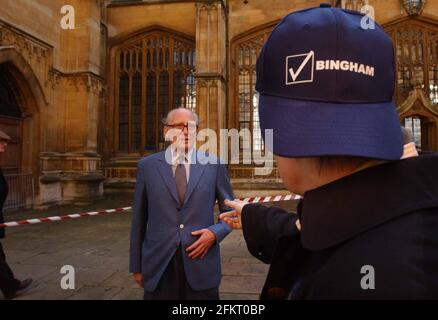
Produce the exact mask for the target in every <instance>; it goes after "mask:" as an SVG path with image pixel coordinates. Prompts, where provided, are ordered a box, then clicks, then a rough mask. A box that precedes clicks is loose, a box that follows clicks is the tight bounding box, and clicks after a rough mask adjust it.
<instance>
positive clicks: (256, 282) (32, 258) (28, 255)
mask: <svg viewBox="0 0 438 320" xmlns="http://www.w3.org/2000/svg"><path fill="white" fill-rule="evenodd" d="M131 202H132V196H130V197H119V198H118V199H117V198H112V197H111V198H108V199H105V200H103V201H100V202H96V203H94V204H92V205H89V206H85V207H79V206H60V207H59V208H50V209H48V210H42V211H34V210H30V211H26V210H24V211H23V212H21V211H20V213H19V214H17V215H15V214H12V213H11V214H8V213H7V214H6V216H7V217H6V220H7V221H14V220H19V219H23V218H34V217H47V216H53V215H60V214H65V213H77V212H86V211H93V210H96V209H98V208H117V207H124V206H127V205H130V203H131ZM282 205H285V204H282ZM130 224H131V215H130V213H122V214H108V215H100V216H96V217H90V218H81V219H75V220H70V221H63V222H56V223H42V224H38V225H27V226H20V227H16V228H10V229H8V230H7V237H6V239H2V244H3V247H4V249H5V252H6V256H7V260H8V261H9V263H10V265H11V267H12V269H13V271H14V273H15V274H16V276H17V277H18V278H19V279H24V278H27V277H32V278H34V279H35V283H34V285H33V287H32V288H31V289H30V290H29V291H28V292H27V293H26V294H25V295H23V296H21V297H19V299H70V298H71V299H120V300H124V299H127V300H130V299H135V300H138V299H142V297H143V290H142V289H139V288H137V285H136V283H135V281H134V279H133V277H132V275H130V274H129V272H128V264H129V237H130ZM221 258H222V273H223V277H222V284H221V287H220V294H221V298H222V299H232V300H234V299H236V300H237V299H258V297H259V294H260V292H261V289H262V286H263V284H264V281H265V278H266V274H267V271H268V266H267V265H265V264H263V263H262V262H260V261H259V260H257V259H256V258H254V257H252V256H251V254H250V253H249V252H248V249H247V248H246V243H245V239H244V237H243V234H242V231H241V230H235V231H233V232H232V233H230V234H229V235H228V236H227V237H226V238H225V239H224V240H223V241H222V242H221ZM67 264H68V265H72V266H74V267H75V270H76V288H75V290H62V289H61V287H60V280H61V277H62V276H63V275H61V274H60V270H61V267H62V266H63V265H67Z"/></svg>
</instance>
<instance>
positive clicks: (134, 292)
mask: <svg viewBox="0 0 438 320" xmlns="http://www.w3.org/2000/svg"><path fill="white" fill-rule="evenodd" d="M111 299H112V300H142V299H143V289H140V288H139V289H129V288H125V289H123V290H121V291H120V292H118V293H117V294H116V295H115V296H114V297H112V298H111Z"/></svg>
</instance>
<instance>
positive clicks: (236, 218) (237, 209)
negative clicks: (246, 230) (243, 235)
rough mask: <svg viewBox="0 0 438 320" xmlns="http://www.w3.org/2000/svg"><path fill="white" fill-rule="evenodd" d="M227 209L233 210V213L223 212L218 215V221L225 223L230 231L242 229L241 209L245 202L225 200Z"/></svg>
mask: <svg viewBox="0 0 438 320" xmlns="http://www.w3.org/2000/svg"><path fill="white" fill-rule="evenodd" d="M224 203H225V205H226V206H227V207H230V208H233V209H234V210H233V211H229V212H224V213H222V214H221V215H219V219H221V220H223V221H224V222H225V223H227V224H228V225H229V226H230V227H231V228H232V229H242V219H241V216H242V209H243V207H244V206H245V205H246V202H243V201H240V200H233V201H231V200H225V202H224Z"/></svg>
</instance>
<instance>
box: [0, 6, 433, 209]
mask: <svg viewBox="0 0 438 320" xmlns="http://www.w3.org/2000/svg"><path fill="white" fill-rule="evenodd" d="M0 2H1V3H2V5H1V6H0V128H1V129H3V130H4V131H6V132H7V133H8V134H10V135H11V136H12V137H13V141H12V143H11V145H10V146H9V149H8V151H7V153H6V154H4V155H3V156H2V157H1V158H0V165H1V167H2V168H4V170H5V171H6V172H11V173H29V174H31V175H32V176H33V178H34V181H35V185H34V187H35V194H36V204H37V205H48V204H53V203H60V202H70V201H79V202H80V201H90V200H92V199H95V198H98V197H101V196H102V195H103V194H104V192H108V193H110V192H119V191H120V190H126V189H129V188H132V185H133V183H134V181H135V167H136V163H137V161H138V159H139V158H140V157H141V156H144V155H147V154H150V153H153V152H156V151H158V150H160V149H162V148H163V147H164V141H163V137H162V134H161V124H160V119H161V118H162V117H163V115H165V114H166V113H167V111H168V110H170V109H171V108H174V107H177V106H185V107H187V108H191V109H193V110H196V112H198V114H199V115H200V118H201V119H202V122H201V128H212V129H214V130H219V129H221V128H236V129H238V130H242V129H249V130H250V131H251V132H252V133H253V136H252V137H251V141H247V142H248V143H249V145H250V146H251V148H252V149H257V150H259V149H263V142H262V140H261V136H260V132H259V130H258V129H259V127H258V125H259V124H258V116H257V108H256V107H254V106H255V103H254V101H255V99H256V96H255V91H254V83H255V61H256V57H257V54H258V52H259V50H260V48H261V46H262V45H263V43H264V41H265V40H266V38H267V37H268V36H269V33H270V32H271V30H272V28H273V27H274V26H275V25H276V24H277V23H278V22H279V20H280V19H281V18H282V17H283V16H284V15H286V14H287V13H289V12H291V11H295V10H299V9H304V8H308V7H315V6H318V5H319V3H320V1H313V0H288V1H286V0H269V1H266V0H207V1H201V0H197V1H185V0H168V1H164V0H163V1H159V0H143V1H140V0H138V1H134V0H132V1H129V0H128V1H126V0H124V1H122V0H119V1H109V0H69V1H66V0H37V1H29V0H0ZM325 2H331V4H332V5H333V6H335V5H336V6H342V7H344V8H348V9H352V10H360V9H361V8H362V7H363V6H364V5H366V4H368V5H371V6H372V7H373V9H374V14H375V18H376V21H377V22H378V23H379V24H380V25H382V26H383V28H385V30H386V31H387V32H388V34H390V35H391V37H392V38H393V40H394V44H395V48H396V56H397V88H396V94H395V97H394V98H395V101H396V103H397V106H398V109H399V114H400V121H401V123H403V124H405V125H406V126H408V127H409V128H410V129H412V130H413V133H414V136H415V139H416V143H417V146H418V147H419V148H421V149H422V150H431V151H437V150H438V131H437V130H438V129H437V126H438V107H437V106H438V2H436V1H426V3H425V5H424V8H422V11H421V12H417V14H414V13H415V12H411V14H412V15H410V14H408V13H409V12H408V10H406V8H405V7H404V6H403V2H404V1H401V0H385V1H384V0H369V1H367V0H333V1H325ZM65 5H70V6H71V7H72V8H74V22H75V28H74V29H63V28H62V27H61V24H60V22H61V21H62V19H63V17H65V16H66V12H65V11H64V12H63V13H61V9H62V8H63V7H64V6H65ZM69 13H71V11H70V12H69ZM254 168H255V166H254V164H247V165H230V166H229V172H230V176H231V178H232V179H233V183H234V184H235V186H236V187H237V188H249V189H254V188H255V189H267V188H277V187H280V185H279V184H278V174H277V171H276V170H275V168H274V170H273V171H272V173H271V174H270V175H267V176H263V177H259V176H255V175H254Z"/></svg>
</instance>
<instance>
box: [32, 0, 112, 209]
mask: <svg viewBox="0 0 438 320" xmlns="http://www.w3.org/2000/svg"><path fill="white" fill-rule="evenodd" d="M69 4H71V5H72V6H73V7H74V8H75V25H76V28H75V29H73V30H62V31H61V32H60V47H59V52H58V56H57V59H56V60H55V69H56V74H57V77H58V78H59V81H57V84H56V90H57V91H58V93H59V94H57V100H58V101H55V106H56V114H57V119H56V123H57V125H56V132H57V134H56V136H55V137H49V140H50V141H53V143H48V144H47V146H46V148H45V150H44V152H42V153H41V158H40V160H41V168H42V172H41V178H40V183H41V190H42V191H43V192H44V190H46V191H47V192H45V195H43V194H42V195H41V197H40V198H41V205H45V204H48V203H50V202H59V201H58V200H61V201H62V202H89V201H92V200H93V199H96V198H99V197H101V196H102V195H103V180H104V176H103V172H102V169H101V155H99V154H98V149H97V138H98V121H99V109H100V108H99V107H100V103H102V99H101V98H100V95H101V92H102V90H103V88H104V86H105V84H104V78H103V73H104V68H103V67H101V65H100V64H101V51H102V50H106V48H105V47H102V46H101V37H102V32H101V20H102V14H101V13H102V7H101V1H89V0H72V1H70V2H69ZM55 190H57V192H55ZM54 194H59V195H60V197H61V199H58V197H53V195H54Z"/></svg>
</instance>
